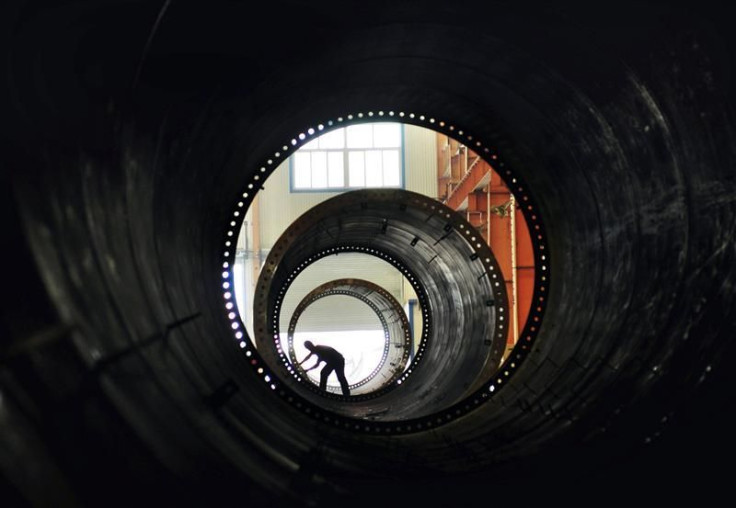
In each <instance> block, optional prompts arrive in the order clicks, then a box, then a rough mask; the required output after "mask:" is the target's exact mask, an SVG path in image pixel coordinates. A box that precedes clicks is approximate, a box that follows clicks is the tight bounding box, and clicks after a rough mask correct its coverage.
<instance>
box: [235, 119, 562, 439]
mask: <svg viewBox="0 0 736 508" xmlns="http://www.w3.org/2000/svg"><path fill="white" fill-rule="evenodd" d="M376 120H378V121H381V120H387V121H391V120H393V121H395V120H400V121H402V122H404V123H409V124H413V125H418V126H420V127H426V128H430V129H432V130H434V131H437V132H440V133H443V134H446V135H448V136H450V137H452V138H453V139H456V140H458V141H462V142H463V143H464V144H465V145H466V146H468V147H470V148H471V149H472V150H473V151H474V152H476V153H478V154H479V155H480V156H481V157H482V158H483V159H484V160H486V161H487V162H489V163H490V164H491V166H492V167H494V169H496V171H497V172H498V173H499V175H500V176H501V177H502V178H503V180H504V182H505V183H506V185H507V186H508V187H509V190H510V191H511V193H512V195H513V196H514V197H515V198H516V200H517V202H518V203H519V204H520V205H521V207H520V209H521V212H522V214H523V215H524V218H525V219H526V222H527V225H528V226H529V232H530V236H531V241H532V247H533V250H534V261H535V267H537V269H535V270H534V291H533V295H532V303H531V306H530V309H529V316H528V318H527V322H526V323H525V325H524V328H523V330H522V332H521V334H520V335H519V340H518V342H517V343H516V345H515V346H514V348H513V350H512V351H511V354H510V355H509V356H508V358H506V360H505V361H504V362H503V364H502V365H501V366H500V367H499V369H498V370H497V371H496V374H495V375H494V376H493V377H492V378H491V379H490V380H489V381H487V382H486V383H484V384H483V385H482V386H481V387H480V388H479V389H478V390H477V391H476V392H475V393H474V394H472V395H471V396H469V397H467V398H466V399H465V400H463V401H461V402H459V403H457V404H455V405H453V406H451V407H449V408H446V409H444V410H443V411H440V412H438V413H435V414H433V415H429V416H427V417H423V418H417V419H415V420H405V421H402V422H363V421H359V420H355V419H352V418H347V417H342V416H339V415H336V414H333V413H330V412H327V411H324V410H323V409H322V408H321V407H319V406H316V405H314V404H311V403H309V402H307V401H305V400H303V399H301V398H300V397H298V396H297V395H295V394H294V393H293V392H292V391H291V389H289V388H287V387H285V386H283V385H281V384H279V385H278V386H277V384H276V382H274V381H273V380H272V378H271V374H270V373H269V372H268V370H267V368H266V367H265V364H264V363H263V361H262V360H261V359H260V355H259V354H258V352H257V351H256V350H255V348H254V347H253V346H252V344H250V342H251V341H250V338H249V337H247V333H245V332H243V331H242V329H244V327H243V324H242V321H241V319H240V315H239V313H238V312H236V310H237V309H236V307H235V305H236V304H235V303H234V302H233V300H234V295H233V294H232V291H231V290H230V288H231V286H232V283H233V280H232V271H231V270H230V267H231V266H232V264H233V263H234V261H235V249H234V248H233V239H234V238H233V237H234V235H235V232H236V231H238V230H239V228H240V226H241V225H242V222H243V219H244V216H245V211H246V210H247V209H248V207H249V205H250V203H251V202H252V200H253V197H254V196H255V194H256V193H257V192H258V190H257V189H258V188H260V187H261V185H262V184H261V180H262V179H263V180H265V178H267V177H268V176H269V175H270V174H271V173H272V172H273V170H274V169H276V167H277V166H278V165H279V164H280V161H281V160H284V159H286V158H287V157H288V156H289V155H291V153H292V152H294V151H296V150H297V149H298V148H299V147H300V146H301V145H303V144H305V143H307V142H308V140H311V138H312V137H314V136H315V135H317V136H319V135H320V134H321V133H322V131H324V130H325V129H327V130H330V129H332V128H337V127H340V126H343V125H349V124H352V123H360V122H366V121H376ZM246 187H247V190H245V191H244V192H243V193H242V199H240V200H239V201H238V202H237V204H236V206H235V207H234V208H235V209H234V211H233V214H232V219H231V220H230V223H229V227H228V228H226V232H225V242H224V247H225V250H224V251H223V256H222V259H223V263H222V268H223V270H224V271H223V272H222V278H223V279H224V281H223V283H222V288H223V298H224V300H225V312H226V315H227V317H228V319H229V321H230V324H231V328H232V330H233V333H234V336H235V339H236V341H237V342H238V344H239V345H240V348H241V349H243V350H244V351H245V355H246V356H247V357H248V358H250V359H251V361H250V364H251V366H252V367H253V368H254V369H255V370H256V372H257V374H258V375H259V376H260V377H261V378H262V380H263V381H264V382H265V383H266V384H267V385H268V386H270V388H271V389H272V390H273V391H274V392H275V393H276V394H278V395H279V396H280V397H282V398H283V399H285V400H286V401H287V402H289V403H291V404H292V405H293V406H294V407H295V408H297V409H299V410H301V411H302V412H304V413H305V414H307V415H311V416H312V417H314V418H316V419H318V420H320V421H323V422H324V423H325V424H330V425H333V426H335V427H337V428H343V429H346V430H350V431H355V432H365V433H370V434H386V435H390V434H404V433H412V432H421V431H423V430H426V429H431V428H434V427H437V426H439V425H443V424H445V423H447V422H449V421H452V420H453V419H455V418H457V417H460V416H462V415H464V414H466V413H468V412H469V411H471V410H473V409H475V408H476V407H478V406H479V405H481V404H483V403H485V402H487V401H488V400H490V399H491V398H492V397H493V396H494V395H495V394H497V393H499V392H500V391H501V388H503V386H505V384H506V382H507V381H508V379H509V378H511V376H512V375H513V374H514V373H515V372H516V370H517V369H518V368H519V365H520V364H521V362H522V361H523V360H524V359H525V358H526V357H527V355H528V354H529V352H530V351H531V346H532V345H533V344H534V341H535V339H536V338H537V335H538V333H539V327H540V324H541V321H542V317H543V315H544V311H545V309H546V306H547V298H546V295H547V293H548V289H549V278H550V276H549V268H548V267H549V256H550V254H549V251H548V249H547V239H546V235H545V232H544V227H543V225H542V220H541V218H540V216H539V214H538V212H537V209H536V205H534V201H533V200H532V197H531V195H530V194H529V193H528V190H527V189H526V186H525V185H524V184H523V183H522V181H521V178H520V177H519V176H518V175H516V174H515V172H513V171H512V170H511V169H510V168H507V167H505V164H504V162H503V161H501V160H500V159H499V157H498V154H496V153H495V152H494V151H492V150H491V149H490V148H488V147H486V146H484V144H483V143H482V142H481V141H480V140H477V139H475V138H474V136H472V135H470V134H468V133H466V132H465V131H464V130H462V129H459V128H457V127H455V126H454V125H452V124H450V123H447V122H445V121H444V120H437V119H435V118H433V117H430V116H426V115H423V114H415V113H405V112H403V111H400V112H394V111H387V112H384V111H378V112H373V111H369V112H366V113H356V114H348V115H346V116H344V117H342V116H341V117H338V118H337V119H335V120H328V121H326V122H325V123H324V124H322V123H320V124H318V126H317V129H315V128H313V127H309V128H308V129H306V133H305V132H300V133H299V134H298V135H296V136H295V137H294V138H292V139H291V140H290V141H288V142H286V143H284V145H283V146H282V148H281V149H280V150H277V151H276V152H274V153H273V155H272V157H271V158H269V159H267V160H266V161H264V164H263V165H262V166H260V168H259V170H258V171H256V173H255V174H254V175H253V176H252V177H251V181H250V182H249V183H248V184H247V186H246ZM254 189H255V190H254ZM234 309H235V310H234ZM244 338H245V340H243V339H244Z"/></svg>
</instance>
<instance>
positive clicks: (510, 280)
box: [437, 133, 534, 352]
mask: <svg viewBox="0 0 736 508" xmlns="http://www.w3.org/2000/svg"><path fill="white" fill-rule="evenodd" d="M437 183H438V185H437V188H438V194H439V195H438V196H437V197H438V199H439V200H440V201H442V202H443V203H444V204H446V205H447V206H449V207H450V208H452V209H454V210H457V211H459V212H464V213H465V214H466V218H467V219H468V221H469V222H470V223H471V224H473V225H474V226H475V227H476V228H478V231H479V232H480V234H481V235H482V236H483V238H484V239H485V241H486V242H487V243H488V245H489V246H490V247H491V249H492V250H493V253H494V254H495V256H496V260H497V261H498V264H499V265H500V268H501V271H502V272H503V276H504V280H505V282H506V289H507V293H508V295H509V310H510V311H511V319H512V323H511V327H510V330H509V335H508V343H507V348H506V349H507V352H508V351H509V350H510V349H511V348H512V347H513V346H514V344H516V341H517V340H518V338H519V334H520V332H521V330H522V329H523V327H524V324H525V323H526V319H527V317H528V315H529V308H530V305H531V301H532V292H533V290H534V254H533V250H532V242H531V236H530V233H529V228H528V226H527V223H526V220H525V219H524V215H523V214H522V213H521V211H520V210H519V209H518V208H517V207H516V202H515V200H514V196H513V194H512V193H511V191H510V190H509V188H508V187H507V186H506V183H505V182H504V181H503V179H502V178H501V176H500V175H499V174H498V173H497V172H496V171H495V170H494V168H493V167H492V166H491V164H489V163H488V162H486V161H485V160H483V159H482V158H481V157H480V156H478V154H476V153H475V152H473V151H472V150H470V149H469V148H468V147H466V146H464V145H462V144H461V143H459V142H458V141H456V140H454V139H452V138H450V137H448V136H446V135H444V134H440V133H437Z"/></svg>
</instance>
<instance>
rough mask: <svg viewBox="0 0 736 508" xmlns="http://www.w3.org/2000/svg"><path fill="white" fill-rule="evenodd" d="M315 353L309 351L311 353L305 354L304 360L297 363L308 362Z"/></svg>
mask: <svg viewBox="0 0 736 508" xmlns="http://www.w3.org/2000/svg"><path fill="white" fill-rule="evenodd" d="M313 354H314V353H312V352H311V351H310V353H309V354H308V355H307V356H305V357H304V360H302V361H301V362H299V363H297V365H301V364H303V363H304V362H306V361H307V360H309V359H310V358H311V357H312V355H313Z"/></svg>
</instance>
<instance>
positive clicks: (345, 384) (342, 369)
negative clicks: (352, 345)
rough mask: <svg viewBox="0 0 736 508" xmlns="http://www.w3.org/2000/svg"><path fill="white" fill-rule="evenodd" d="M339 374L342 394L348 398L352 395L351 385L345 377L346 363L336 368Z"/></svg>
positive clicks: (338, 378)
mask: <svg viewBox="0 0 736 508" xmlns="http://www.w3.org/2000/svg"><path fill="white" fill-rule="evenodd" d="M335 373H336V374H337V380H338V381H340V387H341V388H342V394H343V395H344V396H346V397H348V396H349V395H350V385H349V384H348V380H347V378H346V377H345V362H342V363H341V364H340V365H338V366H337V367H336V368H335Z"/></svg>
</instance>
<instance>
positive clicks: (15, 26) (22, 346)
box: [0, 1, 736, 506]
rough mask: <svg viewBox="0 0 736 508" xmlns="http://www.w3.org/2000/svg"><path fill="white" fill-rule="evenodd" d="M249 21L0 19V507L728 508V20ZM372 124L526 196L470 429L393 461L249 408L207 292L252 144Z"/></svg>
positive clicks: (434, 435)
mask: <svg viewBox="0 0 736 508" xmlns="http://www.w3.org/2000/svg"><path fill="white" fill-rule="evenodd" d="M262 7H263V9H264V12H263V13H262V14H260V15H258V16H257V17H256V16H254V14H253V12H252V9H251V7H250V6H247V5H239V4H237V3H224V2H223V3H221V2H211V3H208V4H207V6H206V7H202V6H197V7H191V6H187V5H184V4H181V3H178V2H166V3H164V4H163V5H153V4H150V3H147V2H144V3H133V2H131V3H125V2H123V3H110V4H107V3H104V2H98V3H95V4H94V5H92V4H89V5H82V4H74V5H66V6H64V5H61V6H59V7H58V8H56V9H55V10H53V11H51V10H47V9H45V8H41V7H34V6H30V5H26V4H18V5H14V4H12V3H8V4H6V5H4V6H3V9H5V11H4V12H3V16H1V17H0V19H3V20H4V22H5V23H6V24H7V25H6V26H9V27H10V28H11V30H9V31H8V32H7V33H6V35H7V37H6V38H5V39H4V40H5V41H7V42H8V44H7V45H6V47H7V48H8V52H7V59H6V62H7V67H6V68H7V69H8V71H7V76H8V79H7V80H5V81H3V84H2V85H0V86H2V87H3V92H4V93H3V94H2V96H3V97H6V98H8V99H9V100H8V101H7V103H6V104H7V106H8V107H7V108H6V110H7V114H3V115H2V116H3V119H4V123H3V128H4V136H3V160H4V167H5V168H6V169H7V171H4V173H3V179H4V180H3V181H4V183H7V184H8V185H12V188H13V194H12V196H7V197H8V199H7V200H4V201H3V203H2V206H3V207H4V211H6V212H7V213H4V214H3V219H2V220H3V224H4V225H5V228H4V230H5V231H6V232H7V234H8V241H7V242H6V245H7V247H6V249H7V251H8V258H9V259H10V263H11V266H12V267H13V268H14V269H13V270H12V272H13V273H11V274H10V276H11V277H10V282H9V283H8V284H5V285H4V287H3V304H4V306H5V307H4V308H5V312H4V316H5V319H4V325H3V326H4V329H5V330H4V332H5V333H3V337H4V338H3V345H4V349H3V351H4V354H3V364H2V378H1V379H0V390H1V393H2V399H0V401H1V402H2V404H0V425H2V428H3V433H2V435H3V445H4V446H3V453H2V455H1V456H0V468H1V470H2V473H3V478H4V480H3V482H2V483H1V484H0V494H2V495H3V498H5V499H9V500H11V501H12V502H16V503H15V504H20V503H22V502H23V501H24V500H30V501H31V502H32V503H35V504H41V505H43V504H46V505H47V504H49V503H52V502H53V503H54V504H57V505H58V504H66V505H70V506H75V505H97V506H99V505H101V504H106V503H107V502H108V501H110V492H115V493H117V494H118V498H117V499H118V501H117V502H118V503H119V504H121V505H125V504H133V503H136V502H140V500H141V498H145V499H147V500H148V501H151V502H157V501H159V502H161V501H167V502H171V501H172V500H173V501H176V502H178V503H179V504H183V505H192V506H194V505H198V504H199V505H202V504H207V505H224V504H227V503H228V502H232V500H233V499H243V500H247V501H248V502H249V503H252V504H258V503H261V504H265V503H267V502H271V501H273V500H274V499H277V500H278V502H279V503H280V504H282V505H288V504H290V503H291V504H293V505H294V506H300V505H302V502H313V503H321V504H322V505H326V506H329V505H344V504H345V503H348V502H353V503H358V502H363V503H364V504H370V503H377V502H379V501H381V502H385V500H386V499H392V500H394V501H397V502H413V503H423V504H426V505H432V504H437V505H441V504H443V503H444V504H448V503H453V504H461V503H462V502H463V501H468V500H472V499H477V498H480V499H491V498H492V499H493V500H495V501H498V502H501V501H507V502H514V503H516V504H525V503H528V504H534V503H536V504H564V505H566V506H570V505H579V506H585V505H589V504H591V503H590V500H591V498H595V499H596V500H601V499H600V496H602V494H601V492H602V491H605V492H610V496H611V497H609V498H608V499H610V500H611V502H612V503H616V502H617V501H620V503H618V504H630V503H629V502H628V501H631V499H637V500H639V501H642V504H650V505H651V504H660V503H661V504H669V505H672V504H677V503H679V502H683V503H686V502H688V501H691V502H692V503H691V504H695V503H698V504H699V503H700V502H701V501H702V502H703V503H704V504H708V502H711V504H716V501H718V500H719V496H722V495H725V494H727V492H726V489H725V487H724V485H726V484H727V482H726V481H725V480H727V473H726V472H724V471H721V470H719V468H718V467H714V466H712V465H711V464H709V460H710V459H711V458H712V457H713V456H714V455H715V454H722V456H728V454H729V453H730V452H732V451H733V450H734V449H736V447H734V440H733V438H732V437H731V434H732V431H731V427H732V424H733V423H734V421H735V419H734V418H733V416H732V415H731V413H730V405H729V404H728V400H729V399H728V397H729V395H728V394H729V393H730V389H731V387H732V386H733V385H734V379H733V374H731V373H730V370H729V369H728V364H729V362H730V361H731V360H733V359H734V351H733V346H732V341H731V337H732V335H733V323H734V321H735V318H736V316H735V315H734V309H735V308H736V305H734V296H733V291H732V288H733V286H734V277H735V275H736V273H734V266H736V263H735V262H734V261H735V260H734V258H735V257H736V249H734V240H733V239H734V234H733V233H734V231H733V228H734V226H733V225H734V224H735V223H736V221H735V220H734V218H735V215H736V213H735V212H736V210H735V206H734V203H735V200H734V199H733V198H734V195H736V191H735V189H734V185H735V183H734V179H733V160H734V159H736V156H735V154H734V151H733V146H736V143H734V135H733V123H732V117H731V108H732V102H731V101H732V97H733V96H732V95H731V94H732V93H733V84H732V83H730V82H729V79H730V78H729V76H730V74H731V73H732V72H733V52H732V48H733V47H734V46H733V45H732V43H733V40H731V39H729V37H731V36H730V35H729V34H730V33H731V32H729V31H728V28H729V27H728V26H727V20H728V19H730V18H728V17H727V16H724V15H723V12H721V11H715V12H707V10H706V9H707V6H705V5H699V6H693V7H692V8H690V9H685V10H684V9H680V8H677V7H668V9H667V10H666V12H665V11H663V10H662V9H661V8H660V7H658V6H657V5H656V4H640V3H638V4H629V3H626V2H624V3H621V2H615V3H603V4H597V5H596V7H595V9H596V10H595V11H593V10H591V9H592V8H591V7H589V6H586V5H578V4H575V3H568V4H565V5H563V6H558V7H556V9H559V10H553V9H551V8H549V7H543V6H539V5H533V4H528V3H522V4H521V6H520V7H511V6H507V5H502V4H493V5H491V6H489V5H488V4H487V3H485V2H484V3H472V2H469V3H463V2H460V3H453V4H452V5H448V4H447V3H440V2H426V4H423V10H422V11H421V12H417V11H416V3H406V2H401V1H397V2H391V3H390V4H385V5H384V4H381V5H380V7H373V6H365V7H362V8H361V9H363V10H362V11H361V12H358V13H356V15H355V16H353V17H351V18H350V19H351V20H352V21H351V22H345V21H344V19H345V18H344V17H342V16H338V13H343V11H342V10H341V9H347V7H345V6H344V5H342V4H337V3H333V2H320V3H319V4H318V5H313V4H309V5H306V4H303V3H301V2H293V3H290V2H272V3H269V4H264V5H263V6H262ZM463 7H464V8H465V10H462V9H463ZM356 8H357V7H356ZM459 11H462V12H460V14H459ZM264 20H267V21H269V22H270V21H274V22H276V21H280V22H282V23H285V24H286V26H285V27H282V29H280V30H278V31H276V30H275V29H274V28H273V26H272V25H271V24H270V23H264ZM624 33H625V34H628V36H626V37H623V36H622V34H624ZM277 35H278V37H277ZM255 48H257V50H256V49H255ZM378 110H384V111H388V110H396V111H399V110H403V111H406V112H407V113H409V112H424V114H430V115H433V116H434V117H435V118H443V119H446V120H447V121H451V122H455V123H456V124H457V126H458V127H459V128H462V129H463V130H464V131H467V133H471V134H472V135H473V136H474V137H476V138H477V139H481V140H483V141H484V143H486V144H488V145H489V146H493V147H494V149H496V150H497V151H498V153H499V155H500V156H501V158H502V159H503V160H504V161H505V163H506V164H508V165H509V167H512V168H513V169H514V170H515V172H516V173H517V174H518V175H519V177H520V178H521V180H523V185H524V188H525V190H528V191H529V192H530V193H531V195H532V196H533V198H534V199H535V202H536V204H537V207H538V211H539V214H540V216H541V217H542V218H543V220H544V224H545V226H546V228H547V230H546V232H547V235H548V237H549V245H548V248H549V252H550V253H551V257H550V271H551V273H552V274H553V275H554V283H553V284H552V285H550V293H549V295H548V296H547V300H546V301H547V309H546V311H545V317H544V321H543V322H542V324H541V325H540V330H539V335H538V338H537V340H536V341H535V342H534V345H533V347H531V348H530V350H529V353H528V357H527V358H526V360H525V361H524V362H523V364H521V366H520V367H519V370H518V371H517V372H516V373H515V375H514V376H513V377H512V378H511V379H510V381H509V383H507V384H505V386H504V387H503V389H502V391H501V392H500V393H499V394H498V395H497V396H495V397H494V401H493V402H489V403H488V404H484V405H483V407H482V408H479V409H478V410H477V411H473V412H470V413H468V414H467V415H466V416H464V417H462V418H457V419H454V420H453V421H452V422H450V423H448V424H446V425H443V426H441V427H440V428H436V429H432V430H431V431H426V430H425V431H422V432H412V433H410V434H405V435H400V436H398V435H397V436H382V435H373V434H370V433H368V434H366V433H364V432H355V429H350V428H341V429H336V428H335V427H334V426H332V425H330V424H329V423H322V422H320V421H319V420H318V419H315V418H313V417H312V416H311V415H308V414H306V413H305V412H304V411H303V410H301V409H298V408H295V407H293V406H292V404H291V403H290V401H289V400H288V398H285V399H282V398H281V397H279V396H277V395H276V396H274V393H273V392H274V390H272V389H271V387H270V386H269V385H268V384H267V383H264V382H263V379H262V378H261V377H260V376H259V374H258V372H257V370H255V371H254V370H253V369H252V368H251V366H252V365H251V363H252V359H251V358H248V357H247V356H246V355H244V354H241V353H242V351H240V349H239V347H238V344H237V342H236V341H234V340H233V339H232V330H231V328H230V323H229V322H228V320H227V319H226V318H225V317H223V304H224V302H223V298H222V292H221V279H219V274H220V272H221V271H222V259H223V246H222V235H223V232H224V231H225V230H226V229H227V227H228V225H229V224H230V222H231V221H232V215H231V214H232V209H231V208H230V206H231V205H232V204H233V203H235V202H237V200H238V196H239V195H240V193H241V192H242V190H241V186H242V184H243V182H244V179H245V180H248V181H251V179H253V178H254V176H256V174H257V172H258V171H259V170H260V167H261V165H262V164H263V163H264V161H267V160H268V159H269V158H270V157H272V155H273V150H274V147H279V146H281V144H282V143H283V142H284V140H288V139H291V138H292V137H293V136H295V135H297V134H298V132H299V129H302V128H304V127H305V126H309V125H313V124H315V123H317V122H321V121H326V120H327V119H331V118H335V117H337V116H340V115H343V114H345V112H346V111H348V112H355V113H357V112H361V111H378ZM254 172H256V174H254ZM259 183H262V182H259ZM6 188H7V186H6ZM257 190H258V187H257V185H254V187H253V189H252V192H255V191H257ZM731 370H732V369H731ZM692 435H697V436H698V439H697V440H693V439H691V436H692ZM706 452H707V453H706ZM674 459H677V460H674ZM683 461H684V462H685V463H686V464H687V465H688V466H692V467H686V468H682V467H680V466H678V465H676V464H682V463H683ZM673 464H675V465H673ZM654 472H656V473H654ZM611 482H613V483H614V485H613V486H612V485H611ZM40 485H43V486H44V487H45V488H43V489H41V488H38V487H39V486H40ZM612 490H613V491H612Z"/></svg>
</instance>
